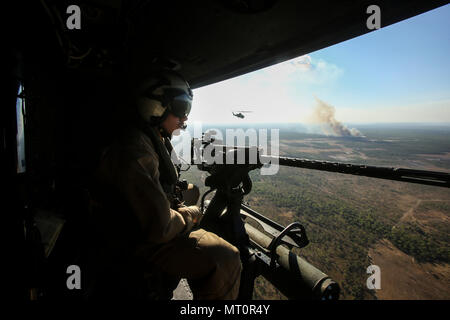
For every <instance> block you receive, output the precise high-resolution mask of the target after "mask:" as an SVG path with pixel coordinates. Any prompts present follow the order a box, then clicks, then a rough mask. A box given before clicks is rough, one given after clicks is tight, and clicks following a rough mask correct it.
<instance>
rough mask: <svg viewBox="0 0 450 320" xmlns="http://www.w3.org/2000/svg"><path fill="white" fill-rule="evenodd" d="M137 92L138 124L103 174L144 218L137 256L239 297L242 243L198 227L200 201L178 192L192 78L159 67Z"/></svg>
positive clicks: (205, 294) (103, 164)
mask: <svg viewBox="0 0 450 320" xmlns="http://www.w3.org/2000/svg"><path fill="white" fill-rule="evenodd" d="M134 97H135V99H134V101H135V106H136V111H137V112H136V119H135V121H134V125H133V128H132V129H131V130H129V132H128V133H127V134H126V135H125V136H124V137H123V138H121V139H119V141H117V142H116V143H114V144H113V145H112V146H111V147H109V148H108V149H106V151H105V152H104V153H103V156H102V159H101V161H100V166H99V170H98V174H97V178H98V179H100V180H101V182H102V184H103V185H108V186H109V187H112V188H113V189H114V190H115V192H116V193H115V194H117V195H119V197H121V198H122V199H123V200H124V201H125V203H126V205H127V206H128V208H129V211H130V214H132V215H133V219H135V220H136V221H137V225H138V227H137V233H138V235H136V234H135V235H134V236H135V238H136V239H138V241H137V242H136V245H135V247H134V249H135V251H134V254H135V255H136V256H137V257H139V258H140V259H141V260H140V261H144V265H148V266H152V267H154V266H156V267H158V268H159V269H160V270H162V271H164V272H165V273H166V274H168V275H170V276H175V277H182V278H186V279H188V282H189V285H190V287H191V289H192V292H193V295H194V299H213V300H231V299H236V298H237V296H238V292H239V284H240V276H241V269H242V266H241V261H240V258H239V251H238V249H237V248H236V247H235V246H233V245H231V244H230V243H228V242H227V241H225V240H224V239H222V238H220V237H219V236H217V235H216V234H214V233H211V232H208V231H206V230H204V229H199V228H196V226H198V224H199V222H200V219H201V217H202V213H201V212H200V209H199V207H198V206H186V205H185V204H184V203H183V202H180V201H178V200H177V198H176V197H174V190H175V187H176V183H177V181H178V176H179V170H178V168H177V167H176V166H175V165H174V164H173V162H172V160H171V156H170V154H171V152H172V149H173V148H172V145H171V143H170V139H171V137H172V134H173V132H174V131H175V130H176V129H180V128H183V129H184V128H185V124H184V122H185V121H186V120H187V116H188V114H189V112H190V109H191V103H192V97H193V94H192V90H191V89H190V87H189V84H188V83H187V82H186V80H185V79H184V78H183V77H182V76H181V75H180V74H178V73H176V72H174V71H171V70H160V71H158V72H155V73H154V75H153V76H152V77H150V78H149V79H147V80H146V81H145V82H143V84H142V85H141V86H140V87H139V88H138V89H137V90H136V92H135V95H134ZM104 199H105V201H108V197H104ZM111 200H113V199H111ZM149 268H150V267H149Z"/></svg>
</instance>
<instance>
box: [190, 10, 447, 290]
mask: <svg viewBox="0 0 450 320" xmlns="http://www.w3.org/2000/svg"><path fill="white" fill-rule="evenodd" d="M448 30H450V5H446V6H443V7H441V8H438V9H435V10H432V11H430V12H427V13H424V14H422V15H419V16H416V17H413V18H411V19H407V20H405V21H402V22H399V23H397V24H395V25H392V26H388V27H386V28H381V29H380V30H378V31H374V32H371V33H369V34H367V35H364V36H361V37H358V38H355V39H352V40H349V41H346V42H343V43H340V44H337V45H335V46H332V47H329V48H325V49H322V50H320V51H317V52H313V53H309V54H307V55H304V56H301V57H298V58H295V59H292V60H289V61H287V62H284V63H281V64H278V65H274V66H271V67H268V68H265V69H262V70H258V71H255V72H252V73H249V74H246V75H243V76H241V77H238V78H234V79H230V80H227V81H223V82H220V83H217V84H214V85H211V86H207V87H203V88H199V89H196V90H195V91H196V92H195V97H196V98H195V99H194V101H193V107H192V112H191V115H190V120H191V121H199V122H202V125H203V127H202V128H201V130H199V129H197V133H199V132H204V131H206V130H207V129H210V128H214V130H215V131H217V130H222V136H223V137H225V136H226V134H225V130H226V129H229V128H232V129H236V128H242V129H243V130H244V131H245V130H247V129H250V128H254V129H255V130H258V129H270V128H277V129H279V130H280V133H279V141H278V145H279V154H280V156H285V157H296V158H303V159H304V158H308V159H315V160H321V161H330V162H340V163H349V164H361V165H371V166H382V167H400V168H410V169H418V170H419V169H420V170H428V171H438V172H444V173H450V152H449V150H450V144H449V143H450V140H449V137H450V108H449V101H450V95H449V93H450V78H449V77H448V74H449V73H450V62H449V59H448V55H449V54H450V46H449V42H448ZM411 34H414V37H411V36H410V35H411ZM230 93H232V94H230ZM217 97H221V99H217ZM225 97H227V98H225ZM241 110H245V111H251V113H245V115H244V114H243V113H241V114H238V113H237V112H239V111H241ZM238 115H239V116H238ZM241 116H245V117H244V118H242V117H241ZM194 127H195V126H194ZM191 129H192V131H191V132H190V136H194V137H195V130H196V129H195V128H191ZM269 131H270V130H269ZM197 137H198V135H197ZM206 176H207V173H205V172H203V171H199V170H197V169H196V167H195V166H192V168H191V170H189V171H188V172H185V173H183V176H182V177H183V178H186V179H187V180H191V181H193V182H194V183H195V184H197V185H199V186H201V188H202V189H201V191H202V193H203V192H205V191H207V190H208V188H206V187H204V181H205V178H206ZM250 177H251V179H252V182H253V186H252V191H251V193H249V194H248V195H246V196H245V198H244V203H248V204H249V205H250V206H251V208H252V209H254V210H256V211H258V212H260V213H261V214H264V215H265V216H266V217H268V218H270V219H273V220H274V221H276V222H278V223H279V224H282V225H284V226H287V225H288V224H290V223H291V222H293V221H300V222H301V223H302V224H303V225H304V226H305V228H306V231H307V233H308V237H309V239H310V245H309V246H307V247H305V248H302V249H294V252H296V253H298V254H299V255H301V256H303V257H305V258H306V259H307V260H308V261H310V262H312V263H313V264H315V265H316V266H318V267H319V269H321V270H323V271H324V272H325V273H327V274H329V275H330V276H331V277H332V278H334V279H336V280H337V281H338V282H340V283H341V287H342V296H341V298H343V299H447V298H448V297H449V295H450V289H449V288H448V286H446V285H445V284H446V283H448V281H449V276H448V274H449V273H448V271H449V270H450V269H449V268H450V267H449V263H450V254H449V250H448V243H449V236H448V235H449V232H448V231H449V227H450V220H449V217H450V193H449V189H448V188H441V187H435V186H427V185H421V184H414V183H407V182H402V181H390V180H383V179H377V178H369V177H362V176H357V175H350V174H349V175H345V174H342V173H334V172H325V171H318V170H311V169H306V168H293V167H285V166H280V169H279V171H278V172H277V174H275V175H272V176H262V175H260V174H259V172H258V171H257V170H254V171H251V172H250ZM372 265H376V266H378V267H379V270H380V272H381V289H376V288H377V287H376V288H375V289H374V288H373V287H371V286H368V284H367V283H368V278H369V277H370V274H369V273H367V270H372V268H369V269H368V267H370V266H372ZM377 270H378V269H377ZM258 283H259V285H260V287H259V288H258V287H257V288H256V293H255V294H256V298H263V299H277V298H280V296H279V294H278V293H274V292H273V290H272V289H267V287H266V285H267V284H266V283H265V282H264V281H258Z"/></svg>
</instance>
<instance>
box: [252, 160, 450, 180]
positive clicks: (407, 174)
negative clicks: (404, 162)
mask: <svg viewBox="0 0 450 320" xmlns="http://www.w3.org/2000/svg"><path fill="white" fill-rule="evenodd" d="M260 160H261V161H262V162H263V163H268V162H272V163H278V164H279V165H282V166H288V167H296V168H306V169H314V170H321V171H329V172H338V173H345V174H353V175H359V176H366V177H372V178H380V179H388V180H397V181H405V182H412V183H419V184H426V185H432V186H440V187H447V188H449V187H450V174H449V173H446V172H436V171H426V170H415V169H404V168H389V167H377V166H366V165H354V164H348V163H340V162H329V161H318V160H308V159H298V158H289V157H273V156H266V155H261V156H260Z"/></svg>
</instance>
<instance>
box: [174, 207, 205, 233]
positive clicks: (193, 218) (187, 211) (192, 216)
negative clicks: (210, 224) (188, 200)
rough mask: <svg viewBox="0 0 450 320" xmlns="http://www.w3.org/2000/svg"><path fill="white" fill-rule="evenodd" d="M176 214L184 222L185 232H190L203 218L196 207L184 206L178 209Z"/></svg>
mask: <svg viewBox="0 0 450 320" xmlns="http://www.w3.org/2000/svg"><path fill="white" fill-rule="evenodd" d="M178 212H179V213H180V214H181V215H182V216H183V218H184V220H185V221H186V230H187V231H190V230H191V229H192V228H193V227H194V226H195V225H198V224H199V223H200V221H201V220H202V218H203V214H202V213H201V212H200V208H199V207H198V206H188V207H187V206H184V207H180V208H178Z"/></svg>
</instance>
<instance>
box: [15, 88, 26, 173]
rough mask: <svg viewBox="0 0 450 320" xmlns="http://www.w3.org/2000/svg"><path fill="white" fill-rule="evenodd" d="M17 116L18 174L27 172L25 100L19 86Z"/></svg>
mask: <svg viewBox="0 0 450 320" xmlns="http://www.w3.org/2000/svg"><path fill="white" fill-rule="evenodd" d="M16 115H17V173H24V172H25V171H26V163H25V127H24V126H25V122H24V116H25V99H24V96H23V86H22V85H20V86H19V90H18V94H17V100H16Z"/></svg>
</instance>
